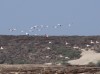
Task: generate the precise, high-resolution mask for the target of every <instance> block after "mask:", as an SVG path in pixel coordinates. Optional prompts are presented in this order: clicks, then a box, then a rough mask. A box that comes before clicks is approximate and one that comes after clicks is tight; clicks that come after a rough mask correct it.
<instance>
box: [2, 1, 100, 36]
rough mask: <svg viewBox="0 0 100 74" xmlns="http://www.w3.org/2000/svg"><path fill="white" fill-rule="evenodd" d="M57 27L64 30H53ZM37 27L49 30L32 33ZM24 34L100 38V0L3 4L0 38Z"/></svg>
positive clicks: (12, 2) (7, 2)
mask: <svg viewBox="0 0 100 74" xmlns="http://www.w3.org/2000/svg"><path fill="white" fill-rule="evenodd" d="M57 24H61V25H62V27H61V28H57V29H56V30H55V29H54V28H52V27H54V26H55V25H57ZM69 24H71V27H68V25H69ZM34 25H48V26H49V27H48V28H47V29H44V30H41V31H40V32H36V31H34V32H31V33H30V32H28V30H29V28H30V27H31V26H34ZM10 28H16V29H17V30H16V31H14V32H9V29H10ZM21 30H24V32H28V33H30V34H32V35H34V34H41V35H44V34H49V35H100V0H0V34H4V35H8V34H9V35H21V34H22V33H21V32H20V31H21ZM23 34H25V33H23Z"/></svg>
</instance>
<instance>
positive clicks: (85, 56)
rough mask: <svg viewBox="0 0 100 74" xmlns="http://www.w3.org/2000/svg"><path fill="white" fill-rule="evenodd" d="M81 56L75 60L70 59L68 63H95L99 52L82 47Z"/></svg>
mask: <svg viewBox="0 0 100 74" xmlns="http://www.w3.org/2000/svg"><path fill="white" fill-rule="evenodd" d="M81 55H82V57H80V58H79V59H76V60H70V61H68V63H70V64H72V65H87V64H88V63H90V62H93V63H97V62H98V61H100V53H96V52H95V51H94V50H91V49H90V50H84V49H82V53H81Z"/></svg>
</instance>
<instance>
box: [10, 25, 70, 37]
mask: <svg viewBox="0 0 100 74" xmlns="http://www.w3.org/2000/svg"><path fill="white" fill-rule="evenodd" d="M71 25H72V24H68V25H66V26H67V27H71ZM63 27H64V25H62V24H57V25H54V26H52V27H50V25H33V26H31V27H30V28H28V31H25V30H20V33H23V34H24V35H30V33H32V32H41V31H42V30H45V29H49V28H52V29H60V28H63ZM9 31H10V32H15V31H17V29H16V28H10V29H9ZM34 35H38V34H34ZM45 35H48V34H45Z"/></svg>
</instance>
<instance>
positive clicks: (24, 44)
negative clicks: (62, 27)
mask: <svg viewBox="0 0 100 74" xmlns="http://www.w3.org/2000/svg"><path fill="white" fill-rule="evenodd" d="M91 39H92V40H94V41H96V40H98V41H100V36H94V37H93V36H90V37H88V36H50V37H45V36H10V35H9V36H6V35H2V36H0V46H2V47H3V48H4V49H2V50H1V49H0V64H4V63H7V64H44V63H49V62H52V63H53V64H55V63H62V64H66V63H67V61H68V60H71V59H77V58H80V57H81V55H80V54H81V51H80V49H74V48H73V47H74V46H78V47H80V48H86V44H90V43H89V42H90V40H91ZM49 41H51V42H52V43H49ZM66 42H68V43H69V44H68V45H66V44H65V43H66ZM92 46H93V47H95V48H94V49H95V50H96V51H97V52H99V51H100V50H99V49H98V48H99V47H100V45H92ZM47 47H49V48H50V49H47ZM59 55H62V56H63V57H60V56H59ZM46 56H48V57H46ZM65 57H68V58H69V59H65Z"/></svg>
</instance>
